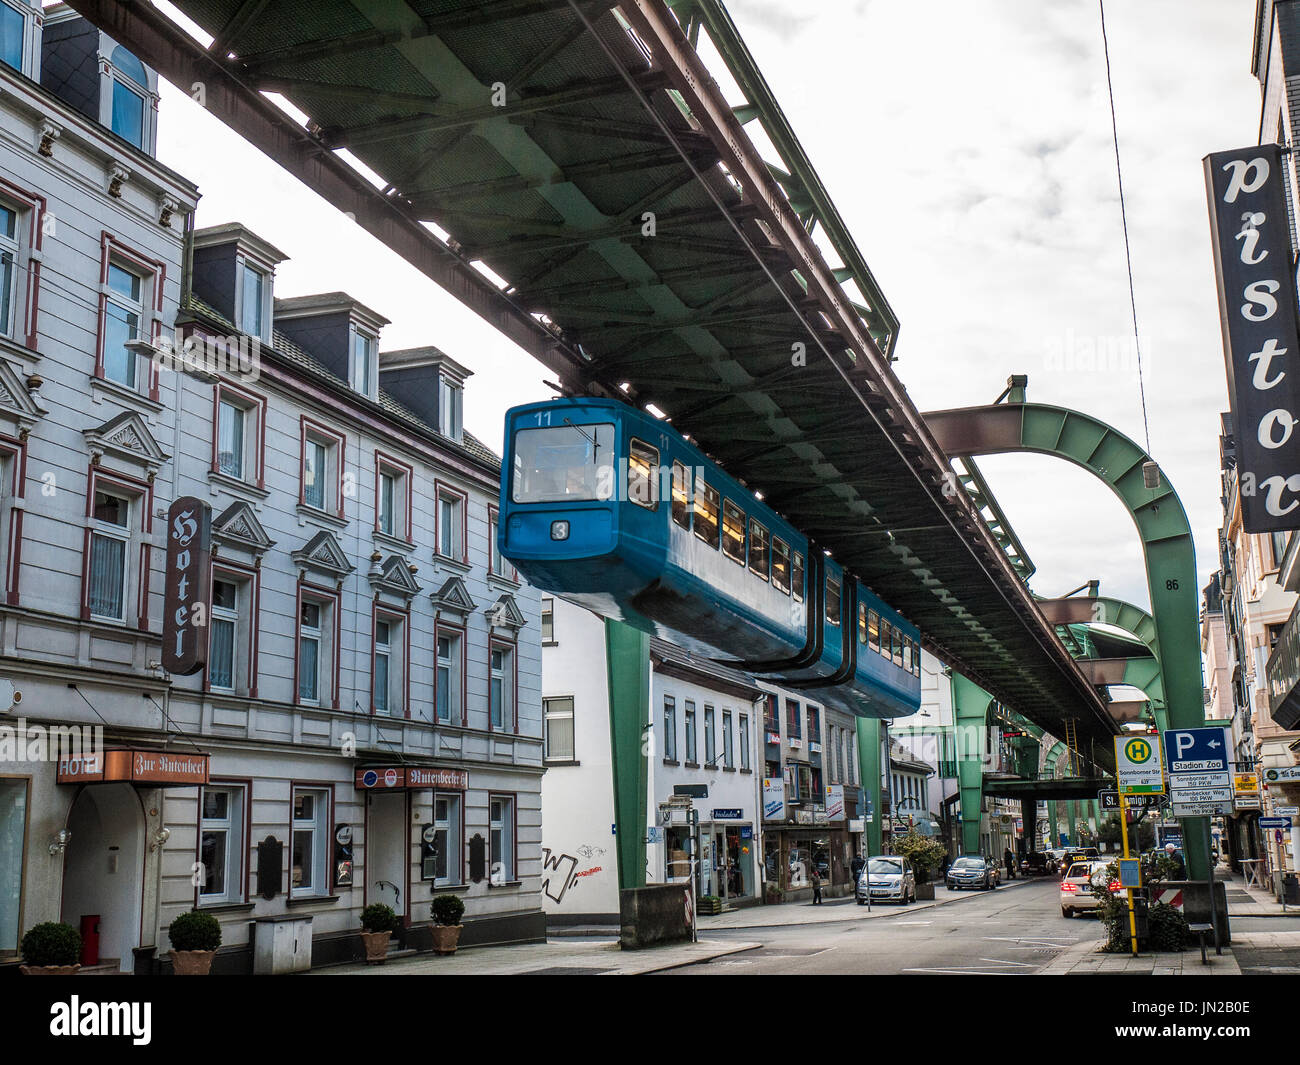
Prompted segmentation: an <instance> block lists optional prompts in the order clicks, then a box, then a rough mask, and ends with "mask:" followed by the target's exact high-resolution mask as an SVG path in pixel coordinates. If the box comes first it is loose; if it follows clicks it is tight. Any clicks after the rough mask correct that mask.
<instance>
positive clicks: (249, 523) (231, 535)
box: [212, 499, 275, 558]
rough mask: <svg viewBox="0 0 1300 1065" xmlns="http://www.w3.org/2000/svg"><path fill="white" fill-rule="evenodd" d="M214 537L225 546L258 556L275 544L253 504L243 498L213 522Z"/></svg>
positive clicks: (232, 504)
mask: <svg viewBox="0 0 1300 1065" xmlns="http://www.w3.org/2000/svg"><path fill="white" fill-rule="evenodd" d="M212 539H213V540H214V541H216V542H217V543H219V544H222V545H223V546H230V547H237V548H240V549H242V550H244V551H251V552H252V553H253V554H254V555H256V556H257V557H258V558H261V557H262V555H263V554H265V552H266V551H267V549H268V548H271V547H274V546H275V541H274V540H272V539H271V538H270V537H269V536H267V535H266V530H265V529H263V528H262V523H261V522H260V521H258V520H257V515H256V514H255V513H253V507H252V505H251V504H249V503H246V502H244V500H242V499H241V500H238V501H236V502H234V503H231V504H230V506H228V507H226V509H225V510H223V511H222V512H221V514H220V515H218V517H217V518H216V519H215V520H214V521H213V522H212Z"/></svg>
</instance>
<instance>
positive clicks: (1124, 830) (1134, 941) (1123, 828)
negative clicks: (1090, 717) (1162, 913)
mask: <svg viewBox="0 0 1300 1065" xmlns="http://www.w3.org/2000/svg"><path fill="white" fill-rule="evenodd" d="M1122 738H1123V737H1119V738H1117V739H1116V742H1115V746H1116V747H1117V748H1118V747H1119V739H1122ZM1129 742H1130V743H1131V742H1132V740H1130V741H1129ZM1147 747H1148V748H1151V749H1152V750H1157V748H1152V747H1151V744H1147ZM1117 761H1118V759H1117ZM1161 786H1162V787H1163V782H1162V784H1161ZM1120 787H1121V788H1122V787H1123V783H1121V784H1120ZM1125 798H1126V796H1125V795H1124V792H1123V791H1121V792H1120V793H1119V838H1120V839H1121V840H1122V841H1123V843H1124V860H1123V861H1121V862H1120V863H1119V867H1120V871H1121V875H1120V883H1121V884H1122V885H1123V887H1124V894H1125V895H1127V896H1128V934H1129V942H1130V944H1131V945H1132V948H1133V957H1135V958H1136V957H1137V954H1138V931H1137V914H1136V913H1134V912H1133V888H1134V886H1135V885H1133V884H1127V883H1124V877H1123V870H1124V869H1125V868H1126V867H1128V866H1129V863H1130V862H1131V861H1132V859H1130V858H1129V854H1128V810H1127V809H1126V808H1125V805H1124V800H1125ZM1133 864H1137V863H1136V862H1134V863H1133Z"/></svg>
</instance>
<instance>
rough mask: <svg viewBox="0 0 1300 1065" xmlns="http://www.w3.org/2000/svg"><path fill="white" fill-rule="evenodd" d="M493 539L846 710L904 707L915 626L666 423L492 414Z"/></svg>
mask: <svg viewBox="0 0 1300 1065" xmlns="http://www.w3.org/2000/svg"><path fill="white" fill-rule="evenodd" d="M497 536H498V543H497V547H498V549H499V550H500V552H501V554H502V555H503V556H504V557H506V558H508V559H510V561H511V562H512V563H514V565H515V567H516V568H517V569H518V570H519V572H520V573H521V574H523V575H524V576H525V577H526V578H527V579H528V581H529V582H530V583H531V584H533V585H535V586H537V587H538V588H541V589H543V590H546V591H550V592H554V593H556V594H557V595H560V596H563V597H564V598H565V599H567V600H569V601H571V602H574V603H578V604H580V605H582V606H585V607H587V608H588V609H590V610H593V611H595V612H596V613H597V614H600V615H602V616H604V617H608V618H615V619H618V620H621V621H625V622H628V623H629V624H632V625H634V626H636V627H637V628H640V629H642V630H644V631H647V632H650V633H654V634H656V635H659V636H663V637H664V638H666V639H669V640H672V641H673V642H675V643H677V644H678V645H680V646H683V647H686V648H687V649H689V650H691V651H693V652H695V653H698V654H703V655H706V656H709V657H712V658H715V659H716V660H717V661H720V662H724V663H725V664H727V665H729V666H732V667H734V668H738V669H742V670H744V671H746V672H749V673H754V674H757V675H760V676H767V677H770V678H772V679H773V680H775V681H778V682H779V683H781V684H782V685H784V686H786V687H791V688H797V689H806V690H807V691H808V692H809V697H810V698H812V699H815V700H816V701H818V702H823V703H825V704H828V705H830V706H835V707H838V708H839V709H841V710H845V711H847V712H849V713H853V714H857V715H858V716H860V717H877V718H893V717H904V716H907V715H909V714H913V713H915V712H916V711H917V709H918V708H919V706H920V699H921V661H920V642H919V641H920V633H919V632H918V631H917V629H916V627H915V626H913V625H911V624H910V623H909V622H907V621H905V620H904V619H903V618H902V617H901V616H900V615H899V614H898V613H897V612H896V611H894V610H892V609H891V608H890V607H888V606H887V605H886V604H885V603H884V602H882V601H881V600H880V599H879V598H877V597H876V596H875V595H873V594H872V593H871V592H870V591H869V590H868V589H867V588H866V586H865V585H863V584H862V583H861V582H859V581H857V580H855V579H853V576H852V574H846V573H845V571H844V569H843V567H841V566H840V565H839V564H838V563H836V562H835V561H834V559H832V558H829V557H827V556H826V554H825V552H824V551H823V550H822V549H820V548H819V547H817V545H816V544H814V543H811V542H810V541H809V540H808V538H807V537H805V536H803V535H802V534H800V533H799V531H798V530H796V529H795V528H794V527H793V526H791V525H790V524H789V523H788V522H786V521H785V520H784V519H783V518H782V517H781V516H780V515H778V514H777V513H776V512H775V511H773V510H772V509H771V508H770V507H768V506H767V505H765V504H764V503H763V502H762V501H761V500H759V499H758V498H757V497H756V496H755V495H754V493H753V492H751V491H749V490H748V489H746V488H745V487H744V486H742V485H741V484H740V483H739V482H738V481H736V480H735V479H734V478H732V477H730V476H728V475H727V474H726V473H725V472H724V471H723V470H722V468H721V467H720V466H718V464H717V463H715V462H712V461H711V460H709V459H708V458H706V457H705V456H704V455H703V454H702V453H701V452H700V450H699V449H698V448H696V447H695V446H694V445H693V444H691V443H690V442H689V441H687V440H685V439H684V438H683V437H682V435H681V434H680V433H678V432H677V431H676V430H675V429H674V428H673V427H672V426H671V425H669V424H668V423H666V422H663V421H660V420H658V419H656V418H654V417H652V416H651V415H649V414H647V413H645V412H643V411H640V410H637V409H636V408H634V407H631V406H629V405H627V404H625V403H620V402H618V401H617V400H602V399H589V398H579V399H557V400H550V401H547V402H543V403H532V404H528V405H526V406H522V407H515V408H513V409H512V410H510V411H508V412H507V413H506V456H505V463H504V465H503V467H502V484H501V516H500V521H499V524H498V532H497Z"/></svg>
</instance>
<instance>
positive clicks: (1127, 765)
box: [1115, 736, 1165, 795]
mask: <svg viewBox="0 0 1300 1065" xmlns="http://www.w3.org/2000/svg"><path fill="white" fill-rule="evenodd" d="M1115 775H1116V777H1117V778H1118V780H1119V790H1120V791H1121V792H1123V793H1124V794H1125V795H1141V794H1147V795H1152V794H1154V795H1159V794H1161V793H1162V792H1164V790H1165V779H1164V772H1163V770H1162V767H1161V764H1160V747H1159V745H1158V743H1157V742H1156V741H1155V740H1154V739H1151V738H1148V737H1146V736H1116V737H1115Z"/></svg>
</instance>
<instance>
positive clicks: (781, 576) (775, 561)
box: [772, 536, 790, 595]
mask: <svg viewBox="0 0 1300 1065" xmlns="http://www.w3.org/2000/svg"><path fill="white" fill-rule="evenodd" d="M772 587H773V588H775V589H776V590H777V591H778V592H784V593H785V594H786V595H789V594H790V545H789V544H787V543H786V542H785V541H784V540H782V539H781V537H779V536H773V537H772Z"/></svg>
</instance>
